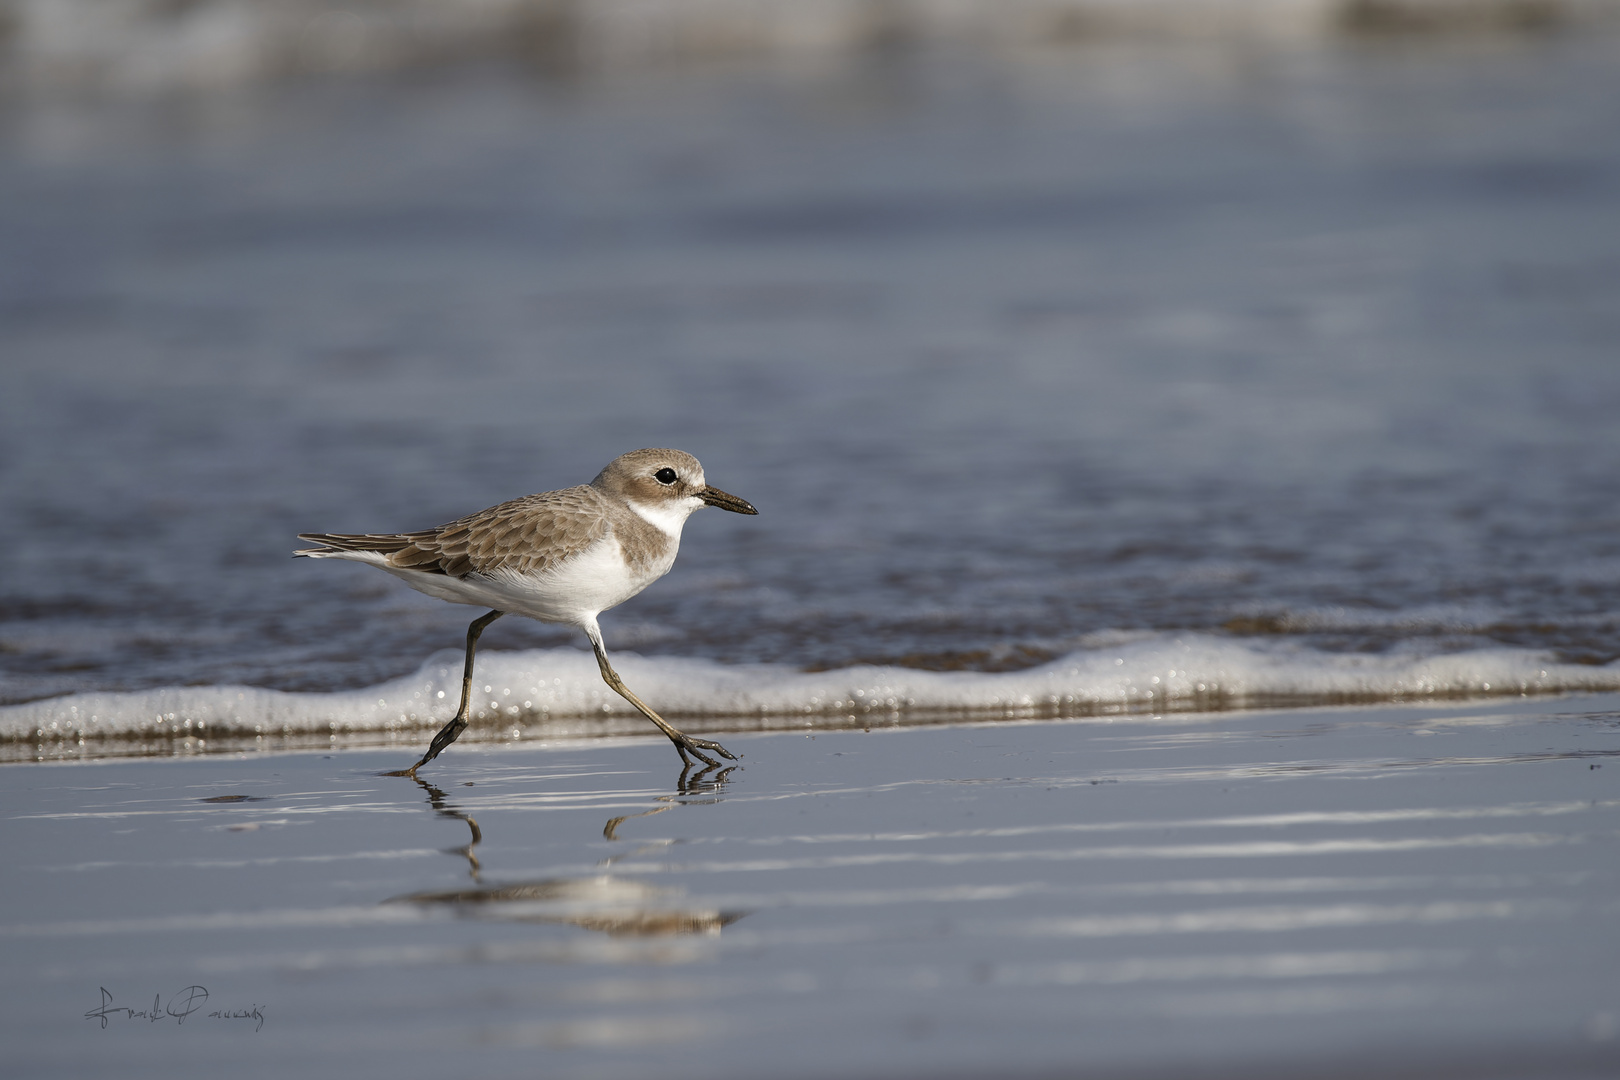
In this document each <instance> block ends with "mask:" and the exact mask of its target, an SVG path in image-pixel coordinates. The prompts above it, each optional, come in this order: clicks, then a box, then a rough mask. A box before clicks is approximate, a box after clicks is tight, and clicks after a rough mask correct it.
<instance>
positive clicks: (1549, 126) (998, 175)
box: [0, 0, 1620, 703]
mask: <svg viewBox="0 0 1620 1080" xmlns="http://www.w3.org/2000/svg"><path fill="white" fill-rule="evenodd" d="M1617 29H1620V4H1616V3H1613V2H1610V0H1134V2H1127V0H1000V2H996V3H990V2H981V3H974V2H971V0H909V2H907V0H894V2H880V0H796V2H793V3H786V2H780V3H779V2H771V0H681V2H665V3H647V2H643V0H593V2H590V3H584V2H567V0H347V2H342V0H332V2H320V0H277V2H269V0H262V2H255V0H0V549H3V551H4V553H5V557H4V558H3V559H0V703H17V702H22V701H28V700H33V699H37V698H42V697H48V696H52V695H58V694H63V693H67V692H70V691H74V690H85V689H98V690H130V689H139V688H143V687H153V686H177V685H193V684H204V685H224V684H233V683H247V684H250V685H258V686H268V687H275V688H280V689H288V690H332V689H339V688H354V687H360V686H366V685H371V684H373V683H376V682H378V681H380V680H383V679H385V678H388V677H391V676H395V675H399V674H401V673H404V672H408V671H412V670H414V669H415V668H416V667H417V666H418V665H419V664H421V663H422V662H423V660H424V659H425V658H426V657H427V656H428V655H429V654H431V653H432V652H434V651H435V650H437V649H440V648H445V647H450V646H456V645H457V644H458V643H459V641H460V638H461V633H462V628H463V626H464V624H465V621H466V618H467V616H468V613H467V612H465V611H462V610H460V609H451V608H449V607H448V606H446V605H443V604H439V603H438V602H436V601H431V600H428V599H426V598H424V597H419V596H417V595H415V594H413V593H409V592H408V591H407V590H405V589H403V588H400V587H398V586H397V585H396V583H394V582H392V581H389V580H387V579H385V578H384V577H383V576H382V575H376V574H368V573H364V572H361V571H359V570H356V569H355V568H350V567H339V566H332V565H316V564H308V563H297V564H295V563H293V562H291V561H290V560H289V558H288V556H289V554H290V552H291V550H292V548H293V547H294V546H295V543H296V542H295V540H294V534H295V533H297V532H299V531H308V530H323V531H356V532H358V531H396V530H406V529H415V528H423V527H427V526H430V525H433V524H436V523H439V522H441V521H445V520H449V519H452V518H455V517H458V516H460V515H462V514H465V513H468V512H471V511H473V510H476V509H479V508H482V507H484V506H487V505H490V504H492V503H495V502H498V501H500V500H502V499H506V498H510V497H513V496H516V495H519V494H523V493H526V492H530V491H538V490H546V489H550V488H555V487H562V486H566V485H569V484H574V483H582V482H585V481H588V480H589V479H590V478H591V477H592V476H594V475H595V473H596V471H597V470H598V469H600V468H601V466H602V465H604V464H605V463H606V462H607V461H608V460H610V459H611V458H612V457H614V456H615V455H617V454H619V453H622V452H624V451H626V450H629V449H632V448H635V447H640V446H659V445H669V446H676V447H679V448H682V449H686V450H689V451H691V452H693V453H695V454H697V455H698V456H699V457H700V458H701V459H702V460H703V462H704V464H705V465H706V467H707V469H708V476H709V479H710V480H711V481H712V482H713V483H715V484H716V485H717V486H720V487H723V488H725V489H726V490H729V491H734V492H736V493H738V494H740V495H742V496H744V497H746V498H748V499H750V500H752V501H753V502H755V503H756V504H757V505H758V506H759V508H760V511H761V516H760V517H759V518H757V519H748V520H746V521H745V520H742V519H738V518H732V517H729V516H726V515H720V514H705V515H700V516H699V517H698V518H696V519H694V521H693V522H692V524H691V525H690V526H689V527H688V531H687V534H686V545H685V550H684V552H683V554H682V557H681V561H680V563H679V564H678V566H677V568H676V570H675V572H674V573H673V574H672V575H671V576H670V578H669V579H668V580H666V581H664V582H661V583H660V584H659V585H657V586H656V587H654V588H653V589H651V590H649V592H648V593H647V594H645V595H643V596H642V597H639V598H637V600H635V601H634V602H633V603H631V604H629V605H626V607H625V608H623V609H620V610H618V611H615V612H614V613H611V614H610V615H609V616H607V618H606V619H604V628H605V631H606V634H607V640H608V642H609V646H610V647H611V648H618V649H628V650H634V651H639V652H643V653H658V654H669V655H675V656H701V657H705V658H709V659H714V660H719V661H722V662H728V663H737V662H745V661H774V662H781V663H785V664H789V665H793V666H796V667H800V668H806V669H826V668H835V667H840V666H844V665H848V664H852V663H856V662H879V663H897V664H901V665H905V666H909V667H914V668H921V669H931V670H982V671H1015V670H1020V669H1023V668H1027V667H1030V666H1032V665H1036V664H1039V663H1041V662H1043V661H1046V660H1050V659H1052V658H1053V657H1058V656H1062V655H1065V654H1068V653H1070V652H1073V651H1075V650H1084V649H1087V648H1092V647H1099V646H1100V645H1109V644H1110V643H1114V642H1117V641H1120V640H1130V639H1133V636H1134V637H1140V636H1142V635H1155V634H1157V635H1165V634H1194V635H1204V636H1206V637H1218V638H1221V639H1225V640H1233V641H1239V642H1242V643H1245V645H1246V647H1249V648H1252V649H1253V650H1255V651H1256V652H1257V654H1258V653H1263V652H1265V651H1267V650H1275V649H1277V648H1283V647H1286V648H1289V649H1293V650H1295V651H1296V653H1297V654H1298V655H1300V656H1304V657H1307V661H1306V663H1307V664H1308V663H1309V660H1308V658H1309V657H1311V656H1321V657H1324V658H1327V657H1332V656H1337V655H1342V654H1344V653H1369V654H1393V655H1408V654H1409V655H1414V656H1431V655H1443V654H1447V653H1454V652H1464V651H1471V650H1479V649H1482V648H1490V649H1505V650H1514V651H1517V653H1522V654H1524V655H1527V656H1531V657H1546V658H1549V659H1550V660H1552V661H1558V662H1563V663H1580V664H1591V665H1597V664H1605V663H1607V662H1608V661H1610V660H1612V659H1614V658H1615V657H1616V656H1617V655H1620V605H1617V604H1616V602H1615V587H1614V582H1615V580H1616V576H1617V573H1620V541H1617V539H1616V525H1617V523H1620V522H1617V516H1620V512H1617V510H1616V507H1617V505H1620V501H1617V500H1620V479H1617V475H1620V474H1617V470H1616V468H1615V464H1616V456H1617V453H1620V425H1616V423H1615V422H1614V417H1615V415H1616V408H1617V407H1620V363H1617V362H1616V361H1617V358H1620V350H1617V345H1620V64H1617V63H1616V60H1617V59H1620V32H1617ZM721 519H723V520H721ZM486 642H487V644H488V647H490V648H492V649H496V650H501V649H512V648H519V647H534V646H549V645H558V644H582V643H580V642H577V641H575V639H574V635H572V634H571V633H570V632H568V631H565V630H558V629H556V628H548V627H544V626H540V625H538V624H533V623H525V622H521V621H507V622H503V623H502V624H500V626H498V627H497V628H495V629H494V630H492V631H491V633H490V635H489V637H488V638H486ZM1517 653H1516V654H1517ZM1324 662H1326V660H1324Z"/></svg>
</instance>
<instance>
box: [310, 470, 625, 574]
mask: <svg viewBox="0 0 1620 1080" xmlns="http://www.w3.org/2000/svg"><path fill="white" fill-rule="evenodd" d="M604 503H605V500H604V498H603V496H602V494H601V493H600V492H598V491H597V490H596V489H595V488H593V487H590V486H589V485H581V486H579V487H571V488H564V489H562V490H561V491H546V492H542V493H541V494H538V495H525V496H523V497H522V498H520V499H512V500H511V501H509V502H503V503H501V504H500V505H499V506H492V507H490V508H489V509H488V510H480V511H479V512H478V513H476V514H471V515H469V516H467V517H464V518H458V519H456V520H455V521H451V522H447V523H446V524H444V525H440V526H439V527H438V528H436V529H425V530H423V531H421V532H412V533H362V534H347V533H299V534H298V538H299V539H300V540H309V541H312V542H314V543H317V544H322V545H324V546H325V549H326V550H333V549H335V550H338V551H375V552H379V553H381V554H383V555H386V556H387V557H388V563H389V565H390V566H394V567H397V568H399V569H401V570H418V571H422V572H424V573H430V574H447V575H449V576H450V577H456V578H461V577H466V576H467V575H468V574H491V573H495V572H497V571H502V570H505V571H515V572H517V573H520V574H536V573H540V572H541V571H544V570H546V569H547V568H549V567H551V566H555V565H556V564H557V563H559V562H561V561H562V560H563V559H564V558H565V557H567V556H568V555H569V554H571V553H573V552H576V551H579V550H581V549H582V548H585V547H588V546H590V544H592V543H594V542H595V541H597V540H600V539H601V538H602V537H604V536H606V535H607V534H608V532H609V530H610V528H611V526H610V524H609V518H608V514H607V513H606V512H605V510H606V508H605V506H604ZM320 553H322V552H321V551H313V552H299V553H298V554H300V555H302V554H320Z"/></svg>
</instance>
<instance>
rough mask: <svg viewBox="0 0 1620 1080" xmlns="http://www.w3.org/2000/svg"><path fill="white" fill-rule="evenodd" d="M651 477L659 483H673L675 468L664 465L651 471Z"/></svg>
mask: <svg viewBox="0 0 1620 1080" xmlns="http://www.w3.org/2000/svg"><path fill="white" fill-rule="evenodd" d="M653 479H654V480H656V481H658V482H659V483H660V484H673V483H674V482H675V470H674V469H671V468H669V467H668V466H667V465H666V466H665V467H664V468H662V469H659V470H658V471H657V472H655V473H653Z"/></svg>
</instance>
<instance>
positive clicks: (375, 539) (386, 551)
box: [293, 533, 416, 557]
mask: <svg viewBox="0 0 1620 1080" xmlns="http://www.w3.org/2000/svg"><path fill="white" fill-rule="evenodd" d="M298 539H300V540H308V541H310V542H312V543H316V544H321V545H323V546H322V547H318V548H306V549H304V550H302V551H295V552H293V555H294V556H295V557H296V556H299V555H330V554H332V553H333V552H336V551H375V552H377V553H378V554H379V555H392V554H393V553H394V552H396V551H401V550H403V549H405V548H407V547H409V546H410V545H411V542H412V541H413V540H414V539H416V538H415V537H414V536H412V535H411V534H409V533H359V534H354V533H299V534H298Z"/></svg>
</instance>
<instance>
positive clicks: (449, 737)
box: [388, 611, 506, 780]
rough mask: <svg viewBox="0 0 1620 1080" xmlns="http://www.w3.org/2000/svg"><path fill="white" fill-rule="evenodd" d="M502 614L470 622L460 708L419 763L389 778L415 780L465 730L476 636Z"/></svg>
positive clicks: (495, 613)
mask: <svg viewBox="0 0 1620 1080" xmlns="http://www.w3.org/2000/svg"><path fill="white" fill-rule="evenodd" d="M504 614H506V613H505V612H504V611H491V612H489V613H488V614H487V615H480V616H478V618H476V619H474V620H473V621H472V625H471V626H469V627H467V664H466V666H465V667H463V668H462V669H461V708H459V709H457V710H456V715H455V716H454V717H453V718H452V719H451V721H450V722H449V723H448V724H446V725H444V727H442V728H440V729H439V733H438V734H437V735H435V736H433V742H432V743H431V744H429V746H428V752H427V753H426V754H424V755H422V760H421V761H418V762H417V763H416V764H415V765H412V766H411V767H410V768H408V769H401V770H400V771H398V772H391V773H389V774H388V775H389V776H408V777H410V778H411V779H412V780H415V779H416V770H417V769H420V768H421V767H422V766H424V765H426V764H427V763H428V762H430V761H432V760H433V759H434V758H436V757H438V756H439V751H440V750H443V749H444V748H445V747H447V746H449V745H450V744H451V743H453V742H455V741H456V738H457V737H458V736H459V735H460V734H461V733H462V732H463V731H466V730H467V708H468V706H469V705H470V704H471V702H472V676H473V654H474V653H475V652H477V651H478V636H479V635H480V634H482V633H483V632H484V627H486V626H488V625H489V624H490V623H492V622H494V621H495V620H496V619H498V618H500V617H501V616H502V615H504Z"/></svg>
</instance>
